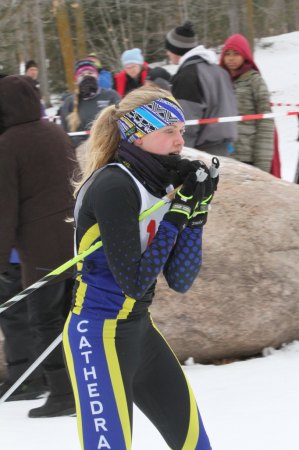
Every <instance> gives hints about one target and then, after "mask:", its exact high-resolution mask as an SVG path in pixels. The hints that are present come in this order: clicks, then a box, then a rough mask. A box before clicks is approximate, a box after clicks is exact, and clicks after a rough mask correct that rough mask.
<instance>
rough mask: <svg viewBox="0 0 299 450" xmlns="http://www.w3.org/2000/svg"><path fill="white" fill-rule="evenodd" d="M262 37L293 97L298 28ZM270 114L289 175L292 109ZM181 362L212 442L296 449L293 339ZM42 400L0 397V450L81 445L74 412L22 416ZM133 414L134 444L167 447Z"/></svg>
mask: <svg viewBox="0 0 299 450" xmlns="http://www.w3.org/2000/svg"><path fill="white" fill-rule="evenodd" d="M261 43H262V45H263V46H262V47H258V48H257V50H256V53H255V59H256V62H257V64H258V65H259V67H260V69H261V72H262V74H263V76H264V78H265V79H266V81H267V84H268V86H269V89H270V91H271V94H272V95H271V96H272V98H271V100H272V102H273V103H278V102H282V103H292V104H295V103H299V57H298V55H299V32H295V33H289V34H286V35H282V36H276V37H271V38H266V39H263V40H262V42H261ZM287 110H299V107H298V108H295V107H288V108H287V107H274V108H273V111H274V112H282V111H287ZM275 121H276V125H277V128H278V133H279V141H280V153H281V160H282V174H283V178H284V179H285V180H287V181H293V179H294V173H295V167H296V164H297V159H298V149H299V143H298V142H297V141H296V139H297V136H298V121H297V117H289V116H286V117H280V118H277V119H276V120H275ZM298 204H299V196H298ZM294 206H295V205H294ZM297 207H298V205H297ZM298 325H299V324H298ZM190 356H192V355H190ZM184 370H185V371H186V374H187V376H188V377H189V379H190V382H191V384H192V386H193V389H194V391H195V394H196V397H197V399H198V404H199V407H200V410H201V413H202V416H203V420H204V422H205V425H206V429H207V432H208V434H209V437H210V440H211V443H212V447H213V450H298V449H299V440H298V422H299V381H298V380H299V342H293V343H290V344H289V345H286V346H284V347H283V348H282V349H280V350H273V349H265V351H264V357H261V358H254V359H250V360H247V361H242V362H235V363H231V364H227V365H222V366H214V365H200V364H195V365H192V364H191V365H186V366H185V367H184ZM43 402H44V400H35V401H23V402H7V403H4V404H2V405H0V430H1V431H0V448H1V450H17V449H22V450H41V449H42V450H79V449H80V447H79V441H78V438H77V430H76V419H75V418H70V417H65V418H53V419H29V418H27V412H28V410H29V409H30V408H32V407H35V406H38V405H40V404H42V403H43ZM134 414H135V415H134V436H133V450H166V449H167V448H168V447H167V446H166V444H165V442H164V441H163V439H162V438H161V436H160V435H159V433H158V432H157V431H156V430H155V429H154V427H153V426H152V425H151V423H150V422H149V421H148V420H147V419H146V418H145V417H144V416H143V415H142V413H141V412H140V411H138V409H137V408H136V409H135V413H134ZM113 450H119V449H113ZM190 450H191V449H190Z"/></svg>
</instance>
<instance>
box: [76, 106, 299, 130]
mask: <svg viewBox="0 0 299 450" xmlns="http://www.w3.org/2000/svg"><path fill="white" fill-rule="evenodd" d="M298 115H299V111H286V112H278V113H264V114H247V115H245V116H228V117H209V118H207V119H195V120H186V122H185V124H186V126H190V125H206V124H211V123H224V122H242V121H247V120H262V119H275V118H276V117H285V116H298ZM88 134H90V131H89V130H87V131H74V132H71V133H68V135H69V136H84V135H88Z"/></svg>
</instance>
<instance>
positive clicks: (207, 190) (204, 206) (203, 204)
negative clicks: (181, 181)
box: [188, 157, 220, 228]
mask: <svg viewBox="0 0 299 450" xmlns="http://www.w3.org/2000/svg"><path fill="white" fill-rule="evenodd" d="M219 165H220V163H219V160H218V158H216V157H213V159H212V165H211V167H210V168H208V167H207V166H206V165H205V164H204V163H201V168H200V169H199V170H201V171H202V172H204V173H205V174H206V177H205V178H204V180H203V182H201V183H200V182H199V183H198V185H197V188H196V189H197V190H198V192H197V194H196V196H197V197H198V199H199V200H198V202H197V204H196V205H195V207H194V210H193V213H192V215H191V217H190V220H189V221H188V227H190V228H200V227H202V226H203V225H205V224H206V223H207V220H208V211H209V205H210V203H211V201H212V199H213V196H214V192H215V191H216V190H217V184H218V181H219V170H218V169H219ZM198 172H199V171H197V177H198V178H199V175H198Z"/></svg>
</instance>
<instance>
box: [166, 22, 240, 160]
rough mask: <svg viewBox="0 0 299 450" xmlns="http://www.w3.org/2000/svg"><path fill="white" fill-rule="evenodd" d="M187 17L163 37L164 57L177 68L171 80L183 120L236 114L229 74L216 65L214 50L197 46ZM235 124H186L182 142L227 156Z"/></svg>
mask: <svg viewBox="0 0 299 450" xmlns="http://www.w3.org/2000/svg"><path fill="white" fill-rule="evenodd" d="M198 42H199V40H198V37H197V35H196V33H195V32H194V29H193V24H192V22H190V21H189V20H188V21H186V22H185V23H183V25H181V26H178V27H176V28H174V29H172V30H170V31H169V32H168V33H167V35H166V39H165V47H166V51H167V56H168V58H169V60H170V62H171V63H172V64H178V65H179V68H178V71H177V73H176V75H175V76H174V77H173V80H172V93H173V95H174V97H175V98H176V99H177V100H178V101H179V103H180V104H181V106H182V108H183V110H184V113H185V117H186V120H189V119H203V118H208V117H225V116H236V115H237V108H236V100H235V96H234V93H233V89H232V85H231V82H230V79H229V76H228V74H227V73H226V71H225V70H223V69H222V68H221V67H219V66H218V65H217V58H216V54H215V52H213V51H212V50H209V49H206V48H205V47H204V46H203V45H198ZM236 138H237V127H236V124H235V123H233V122H227V123H216V124H207V125H204V126H202V125H201V126H200V125H192V126H187V127H186V132H185V135H184V139H185V145H186V146H187V147H192V148H196V149H199V150H203V151H206V152H208V153H210V154H214V155H220V156H229V154H230V152H231V151H232V149H233V141H234V140H235V139H236Z"/></svg>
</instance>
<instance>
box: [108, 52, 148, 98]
mask: <svg viewBox="0 0 299 450" xmlns="http://www.w3.org/2000/svg"><path fill="white" fill-rule="evenodd" d="M121 64H122V66H123V71H121V72H119V73H117V74H116V75H115V76H114V89H115V90H116V91H117V92H118V93H119V95H120V96H121V97H123V96H124V95H126V94H127V93H128V92H130V91H133V89H136V88H138V87H140V86H143V85H144V82H145V79H146V77H147V74H148V70H149V68H148V64H147V62H145V61H144V57H143V55H142V52H141V50H140V48H132V49H130V50H126V51H124V52H123V54H122V55H121Z"/></svg>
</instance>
